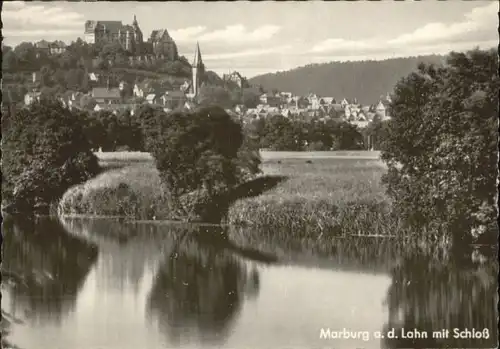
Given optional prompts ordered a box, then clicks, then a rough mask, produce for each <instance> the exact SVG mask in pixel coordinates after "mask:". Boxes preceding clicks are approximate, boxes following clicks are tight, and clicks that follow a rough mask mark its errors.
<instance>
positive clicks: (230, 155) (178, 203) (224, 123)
mask: <svg viewBox="0 0 500 349" xmlns="http://www.w3.org/2000/svg"><path fill="white" fill-rule="evenodd" d="M150 113H151V112H150ZM151 120H154V121H156V127H154V128H150V129H149V130H150V131H154V132H153V133H151V132H148V130H146V132H145V137H146V139H148V140H149V142H150V143H149V144H148V150H149V151H150V152H151V154H152V155H153V157H154V159H155V163H156V167H157V169H158V171H159V173H160V178H161V180H162V183H163V184H164V189H165V193H166V194H167V195H168V197H169V199H170V200H169V202H170V204H171V205H172V209H173V210H174V212H179V216H180V217H182V218H184V219H186V217H187V218H188V219H189V218H192V217H193V216H194V217H197V216H198V215H199V214H200V213H201V211H202V210H204V209H206V205H207V203H209V202H210V200H211V199H213V198H214V197H216V196H217V195H218V194H220V193H222V192H225V191H227V190H229V189H231V188H233V187H234V186H236V185H237V184H239V183H240V182H241V181H242V180H244V178H242V176H241V174H242V173H243V171H241V170H240V169H239V168H238V166H239V165H240V164H241V162H240V161H239V160H238V151H239V149H240V147H241V146H242V144H243V140H244V137H243V134H242V130H241V126H240V125H239V124H238V123H236V122H235V121H233V120H232V119H231V117H230V116H229V115H228V114H227V113H226V112H225V111H224V110H223V109H222V108H220V107H208V108H201V109H199V110H197V111H195V112H193V113H191V114H188V115H182V114H181V113H170V114H166V115H162V116H161V117H157V118H154V117H152V118H151ZM180 217H178V218H180Z"/></svg>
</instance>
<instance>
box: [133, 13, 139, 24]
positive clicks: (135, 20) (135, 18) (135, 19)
mask: <svg viewBox="0 0 500 349" xmlns="http://www.w3.org/2000/svg"><path fill="white" fill-rule="evenodd" d="M132 24H133V25H134V26H137V25H138V24H137V17H136V16H135V15H134V21H133V22H132Z"/></svg>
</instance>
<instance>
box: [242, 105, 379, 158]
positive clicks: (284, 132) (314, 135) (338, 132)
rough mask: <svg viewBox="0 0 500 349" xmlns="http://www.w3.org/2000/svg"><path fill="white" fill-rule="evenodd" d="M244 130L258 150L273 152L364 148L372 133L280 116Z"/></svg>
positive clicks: (330, 122)
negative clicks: (253, 140)
mask: <svg viewBox="0 0 500 349" xmlns="http://www.w3.org/2000/svg"><path fill="white" fill-rule="evenodd" d="M244 129H245V130H246V132H247V133H248V134H249V135H252V137H253V138H254V139H256V142H257V143H258V145H259V148H261V149H270V150H275V151H326V150H360V149H366V148H367V142H366V137H367V135H368V134H372V133H373V131H375V129H370V130H369V132H368V133H366V134H365V133H363V132H362V131H360V130H359V129H358V128H357V127H356V126H355V125H352V124H350V123H348V122H339V121H335V120H326V121H323V120H317V119H312V120H309V121H304V120H297V119H289V118H286V117H284V116H282V115H279V114H278V115H274V116H271V117H269V118H262V119H258V120H254V121H251V122H249V123H248V124H246V125H245V128H244ZM376 132H379V130H378V129H377V130H376Z"/></svg>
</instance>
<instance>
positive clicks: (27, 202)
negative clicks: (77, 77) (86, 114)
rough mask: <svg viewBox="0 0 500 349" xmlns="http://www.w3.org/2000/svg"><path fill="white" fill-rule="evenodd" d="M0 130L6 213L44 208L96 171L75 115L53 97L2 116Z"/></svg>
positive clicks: (88, 145)
mask: <svg viewBox="0 0 500 349" xmlns="http://www.w3.org/2000/svg"><path fill="white" fill-rule="evenodd" d="M2 129H3V130H2V133H3V143H2V153H3V154H2V155H3V159H2V177H3V184H2V206H3V207H5V209H6V210H8V211H11V212H30V211H33V210H38V209H44V210H46V209H48V207H49V206H50V205H51V204H52V203H54V202H55V201H57V200H58V199H59V198H60V197H61V195H62V194H63V193H64V192H65V191H66V189H68V188H69V187H70V186H72V185H75V184H78V183H81V182H83V181H85V180H87V179H88V178H90V177H92V176H94V175H96V174H97V173H98V172H99V165H98V161H97V158H96V157H95V156H94V154H93V153H92V151H91V147H90V144H89V142H88V141H87V138H86V137H85V135H84V133H83V130H82V126H81V124H80V122H79V119H78V118H77V117H76V116H75V115H74V113H73V112H71V111H70V110H68V109H65V108H63V107H62V105H61V104H60V103H59V102H57V101H51V100H42V101H41V102H37V103H34V104H32V105H31V106H30V107H29V108H28V109H21V110H19V111H18V112H17V113H14V114H9V115H7V116H6V118H5V119H4V118H3V120H2Z"/></svg>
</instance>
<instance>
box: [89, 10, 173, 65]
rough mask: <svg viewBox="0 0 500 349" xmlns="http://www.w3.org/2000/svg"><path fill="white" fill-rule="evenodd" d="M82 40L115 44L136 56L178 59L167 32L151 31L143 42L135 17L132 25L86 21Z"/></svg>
mask: <svg viewBox="0 0 500 349" xmlns="http://www.w3.org/2000/svg"><path fill="white" fill-rule="evenodd" d="M84 40H85V41H86V42H88V43H89V44H99V43H108V42H117V43H119V44H120V45H121V46H122V47H123V49H124V50H126V51H128V52H129V53H131V54H133V55H136V56H140V55H144V54H153V55H155V56H158V57H165V58H168V59H170V60H176V59H177V58H178V53H177V45H176V44H175V42H174V40H173V39H172V37H171V36H170V35H169V34H168V31H167V30H166V29H161V30H153V31H152V32H151V36H150V38H149V39H148V41H147V42H145V41H144V37H143V34H142V31H141V28H140V27H139V23H138V22H137V18H136V16H135V15H134V20H133V22H132V25H128V24H123V23H122V22H121V21H92V20H89V21H86V22H85V29H84Z"/></svg>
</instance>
